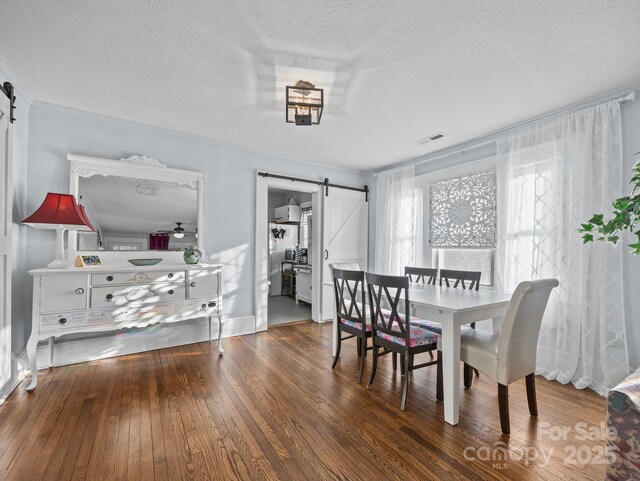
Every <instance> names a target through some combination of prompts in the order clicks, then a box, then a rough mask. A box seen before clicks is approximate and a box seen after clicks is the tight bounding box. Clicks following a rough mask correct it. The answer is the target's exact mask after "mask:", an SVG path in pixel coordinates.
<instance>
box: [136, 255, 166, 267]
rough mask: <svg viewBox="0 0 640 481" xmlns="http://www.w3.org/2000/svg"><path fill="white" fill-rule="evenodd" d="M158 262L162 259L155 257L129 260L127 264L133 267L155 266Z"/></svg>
mask: <svg viewBox="0 0 640 481" xmlns="http://www.w3.org/2000/svg"><path fill="white" fill-rule="evenodd" d="M160 261H162V259H161V258H157V257H152V258H149V259H129V262H130V263H131V264H133V265H134V266H155V265H156V264H157V263H158V262H160Z"/></svg>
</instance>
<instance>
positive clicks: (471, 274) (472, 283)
mask: <svg viewBox="0 0 640 481" xmlns="http://www.w3.org/2000/svg"><path fill="white" fill-rule="evenodd" d="M481 276H482V272H479V271H458V270H453V269H440V279H439V282H438V283H439V285H440V286H442V285H443V282H444V285H445V286H446V287H454V288H458V287H460V288H462V289H469V290H470V291H477V290H480V278H481ZM412 324H413V325H415V326H418V327H422V328H424V329H429V330H431V331H434V332H437V333H438V334H442V327H441V326H440V324H438V323H435V322H431V321H424V320H419V319H418V320H415V321H412ZM469 326H470V327H471V329H475V328H476V323H475V322H472V323H471V324H469ZM463 373H464V374H463V378H464V387H466V388H470V387H471V384H472V382H473V376H472V374H473V373H475V374H476V376H480V372H479V371H478V370H477V369H475V368H472V367H470V366H468V365H467V364H465V365H464V370H463Z"/></svg>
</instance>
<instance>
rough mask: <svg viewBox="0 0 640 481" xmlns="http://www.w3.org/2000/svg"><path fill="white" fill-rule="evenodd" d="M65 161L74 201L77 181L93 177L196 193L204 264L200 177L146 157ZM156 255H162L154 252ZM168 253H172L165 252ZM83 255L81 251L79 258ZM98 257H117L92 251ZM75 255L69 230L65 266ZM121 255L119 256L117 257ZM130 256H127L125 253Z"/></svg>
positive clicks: (74, 234) (69, 157)
mask: <svg viewBox="0 0 640 481" xmlns="http://www.w3.org/2000/svg"><path fill="white" fill-rule="evenodd" d="M67 160H68V161H69V163H70V169H69V193H70V194H73V195H74V196H75V197H76V199H77V198H78V195H79V180H80V178H81V177H92V176H94V175H102V176H117V177H130V178H134V179H141V180H149V181H161V182H171V183H174V184H179V185H184V186H186V187H188V188H190V189H193V190H195V191H197V198H198V201H197V202H198V205H197V209H198V212H197V219H198V235H197V244H198V249H199V250H200V251H201V252H202V254H203V258H204V259H203V260H206V254H205V250H204V234H205V228H204V209H203V205H204V201H203V197H204V192H203V189H204V173H202V172H196V171H193V170H183V169H173V168H170V167H166V166H164V165H163V164H161V163H160V162H158V161H157V160H156V159H152V158H150V157H147V156H139V155H134V156H131V157H129V158H126V159H120V160H113V159H104V158H100V157H91V156H87V155H78V154H72V153H69V154H67ZM154 252H157V253H160V252H163V251H154ZM167 252H172V251H167ZM85 253H86V252H84V251H83V254H85ZM95 253H98V254H100V257H104V258H105V259H107V257H108V256H111V255H114V258H115V257H117V256H118V254H119V253H117V252H111V251H96V252H95ZM77 254H78V236H77V231H75V230H70V231H69V237H68V251H67V263H68V264H69V265H70V266H72V265H73V263H74V261H75V258H76V256H77ZM120 254H121V253H120ZM129 254H131V252H129Z"/></svg>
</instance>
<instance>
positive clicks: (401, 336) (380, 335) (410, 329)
mask: <svg viewBox="0 0 640 481" xmlns="http://www.w3.org/2000/svg"><path fill="white" fill-rule="evenodd" d="M365 279H366V281H367V290H368V293H369V309H370V312H371V328H372V334H373V335H372V337H371V340H372V344H373V346H372V347H373V364H372V366H371V375H370V377H369V383H368V385H367V388H369V389H370V388H371V386H372V385H373V380H374V379H375V376H376V368H377V366H378V357H379V350H380V349H384V351H385V353H388V352H392V353H397V354H399V355H400V359H401V362H402V365H403V367H404V369H403V370H402V372H403V376H402V400H401V401H400V409H402V410H403V411H404V410H405V408H406V405H407V395H408V392H409V377H410V375H411V372H412V371H414V370H416V369H419V368H421V367H427V366H432V365H434V364H437V363H440V362H441V361H440V356H438V360H436V361H430V362H425V363H422V364H414V356H415V355H416V354H420V353H422V352H430V351H434V350H436V349H437V342H438V338H439V337H440V336H439V335H438V334H436V333H435V332H432V331H429V330H428V329H421V328H419V327H415V326H412V325H411V324H410V323H409V319H410V316H409V278H408V277H406V276H383V275H378V274H371V273H369V272H367V273H366V274H365ZM385 310H388V311H389V312H388V313H385ZM440 371H441V369H438V370H437V373H439V372H440ZM437 375H438V378H437V384H436V385H437V388H436V390H437V392H436V396H438V395H439V394H438V393H439V392H440V391H441V386H442V378H441V376H440V375H439V374H437Z"/></svg>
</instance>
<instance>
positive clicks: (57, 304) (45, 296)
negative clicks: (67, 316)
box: [40, 274, 87, 312]
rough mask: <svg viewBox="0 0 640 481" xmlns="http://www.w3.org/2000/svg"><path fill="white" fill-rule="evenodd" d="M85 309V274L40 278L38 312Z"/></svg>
mask: <svg viewBox="0 0 640 481" xmlns="http://www.w3.org/2000/svg"><path fill="white" fill-rule="evenodd" d="M86 307H87V276H86V275H85V274H70V275H66V274H65V275H61V276H57V275H53V276H42V277H40V312H56V311H69V310H74V309H85V308H86Z"/></svg>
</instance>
